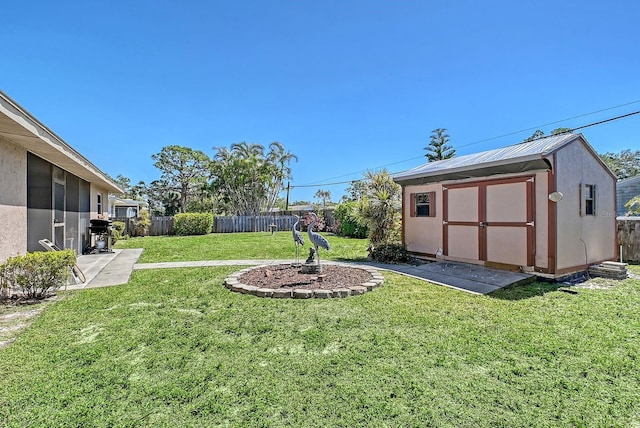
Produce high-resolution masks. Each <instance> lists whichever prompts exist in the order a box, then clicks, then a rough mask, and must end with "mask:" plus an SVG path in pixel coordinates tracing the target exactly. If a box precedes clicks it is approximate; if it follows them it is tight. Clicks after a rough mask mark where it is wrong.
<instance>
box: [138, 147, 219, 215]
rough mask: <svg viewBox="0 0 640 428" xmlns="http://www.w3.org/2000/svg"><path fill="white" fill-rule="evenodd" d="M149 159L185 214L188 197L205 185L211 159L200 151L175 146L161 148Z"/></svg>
mask: <svg viewBox="0 0 640 428" xmlns="http://www.w3.org/2000/svg"><path fill="white" fill-rule="evenodd" d="M151 158H152V159H153V160H154V161H155V163H154V166H155V167H156V168H158V169H159V170H160V171H162V176H161V180H163V181H164V182H165V183H166V185H167V187H168V188H169V189H171V190H173V191H175V192H177V193H178V194H179V195H180V211H181V212H186V210H187V199H188V198H189V196H191V195H193V194H194V193H195V192H196V191H197V190H198V189H200V188H202V186H205V185H206V184H207V181H208V178H209V173H210V166H211V159H209V156H207V155H206V154H205V153H204V152H202V151H200V150H194V149H190V148H188V147H182V146H176V145H173V146H166V147H163V148H162V150H161V151H160V153H156V154H154V155H152V156H151Z"/></svg>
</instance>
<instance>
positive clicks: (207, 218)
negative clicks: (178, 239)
mask: <svg viewBox="0 0 640 428" xmlns="http://www.w3.org/2000/svg"><path fill="white" fill-rule="evenodd" d="M212 229H213V214H211V213H183V214H176V215H175V216H174V217H173V230H174V231H175V233H176V235H206V234H208V233H211V230H212Z"/></svg>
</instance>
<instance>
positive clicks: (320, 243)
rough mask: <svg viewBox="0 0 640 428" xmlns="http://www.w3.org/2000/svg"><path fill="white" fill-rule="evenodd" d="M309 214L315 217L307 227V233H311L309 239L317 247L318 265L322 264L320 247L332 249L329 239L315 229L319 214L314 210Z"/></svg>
mask: <svg viewBox="0 0 640 428" xmlns="http://www.w3.org/2000/svg"><path fill="white" fill-rule="evenodd" d="M309 215H310V216H311V218H313V221H312V222H311V224H309V226H308V227H307V234H308V235H309V241H311V243H312V244H313V246H314V247H315V248H316V257H317V258H318V266H320V253H319V252H318V247H322V248H324V249H325V250H330V249H331V246H330V245H329V241H327V240H326V238H325V237H324V236H322V235H320V234H319V233H316V232H314V231H313V227H314V226H315V225H316V223H317V222H318V216H317V215H316V213H313V212H312V213H309Z"/></svg>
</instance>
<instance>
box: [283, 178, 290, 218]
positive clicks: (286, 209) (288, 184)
mask: <svg viewBox="0 0 640 428" xmlns="http://www.w3.org/2000/svg"><path fill="white" fill-rule="evenodd" d="M290 190H291V182H290V181H287V203H286V206H285V208H284V210H285V211H289V191H290Z"/></svg>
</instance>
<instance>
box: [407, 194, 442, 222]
mask: <svg viewBox="0 0 640 428" xmlns="http://www.w3.org/2000/svg"><path fill="white" fill-rule="evenodd" d="M435 199H436V192H426V193H412V194H411V217H435V216H436V205H435V202H436V201H435Z"/></svg>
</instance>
